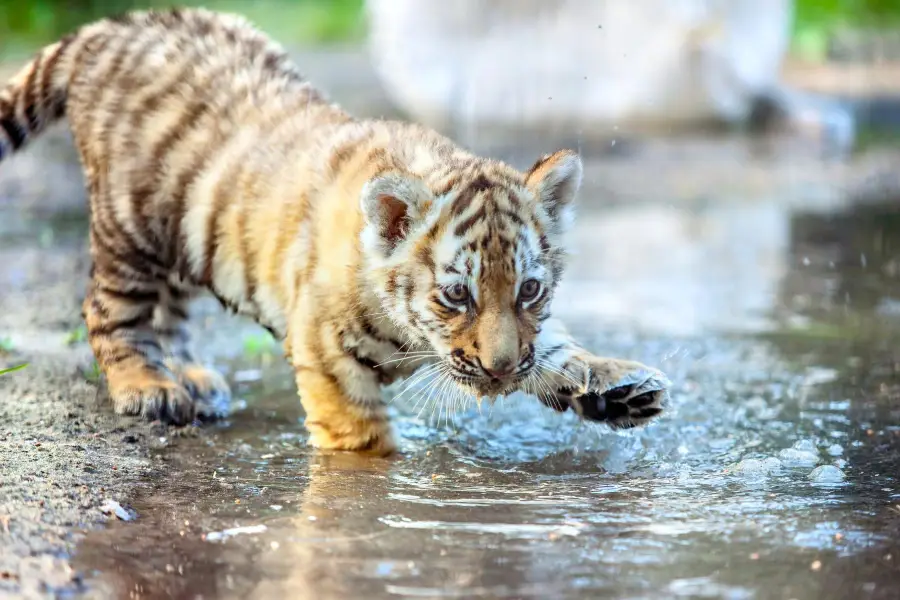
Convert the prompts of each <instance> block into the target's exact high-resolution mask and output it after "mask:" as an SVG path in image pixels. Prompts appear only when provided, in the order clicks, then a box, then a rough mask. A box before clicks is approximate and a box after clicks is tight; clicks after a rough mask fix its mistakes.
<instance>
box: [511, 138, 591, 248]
mask: <svg viewBox="0 0 900 600" xmlns="http://www.w3.org/2000/svg"><path fill="white" fill-rule="evenodd" d="M583 170H584V169H583V167H582V164H581V157H579V156H578V154H577V153H575V152H573V151H572V150H559V151H557V152H554V153H553V154H547V155H545V156H542V157H541V158H540V159H538V161H537V162H536V163H534V166H532V167H531V169H530V170H529V171H528V173H527V174H526V175H525V185H527V186H528V187H529V188H530V189H531V191H532V192H534V195H535V196H537V198H538V201H539V202H540V203H541V204H542V205H543V206H544V209H545V210H546V211H547V214H548V215H549V217H550V219H551V221H552V222H553V224H554V225H555V226H556V230H557V231H556V232H557V233H562V232H563V231H565V230H566V229H568V226H569V225H570V223H571V221H572V218H573V217H574V201H575V196H576V195H577V194H578V189H579V188H580V187H581V177H582V173H583Z"/></svg>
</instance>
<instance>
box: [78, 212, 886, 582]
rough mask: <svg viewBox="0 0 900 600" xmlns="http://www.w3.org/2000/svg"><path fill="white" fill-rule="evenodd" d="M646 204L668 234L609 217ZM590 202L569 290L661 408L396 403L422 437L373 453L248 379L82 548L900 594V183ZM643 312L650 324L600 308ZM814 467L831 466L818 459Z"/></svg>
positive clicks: (148, 574)
mask: <svg viewBox="0 0 900 600" xmlns="http://www.w3.org/2000/svg"><path fill="white" fill-rule="evenodd" d="M639 226H640V227H650V229H651V230H653V231H655V232H656V233H655V234H654V235H652V236H648V237H647V238H646V239H645V242H646V243H643V244H639V245H638V246H637V247H635V246H634V245H632V246H629V247H628V248H625V247H624V246H621V245H619V242H618V241H615V240H614V239H613V234H614V233H615V232H619V233H620V234H621V232H622V231H626V232H627V231H637V229H638V227H639ZM580 227H581V229H580V230H579V234H578V241H577V245H578V247H579V249H580V253H581V255H582V259H581V260H579V261H578V262H576V264H575V266H574V268H573V270H572V272H571V275H570V280H569V283H568V284H567V285H568V286H569V291H567V292H566V293H565V294H561V295H560V296H561V298H568V300H566V301H565V302H563V303H562V304H561V305H560V308H559V309H558V310H561V311H562V312H563V314H564V315H565V317H566V318H567V319H569V320H570V321H571V322H572V323H573V324H575V325H576V326H578V325H579V324H580V325H581V327H579V330H586V331H592V332H594V335H595V337H594V339H593V340H592V341H593V342H594V343H593V344H591V346H592V347H596V348H597V349H601V348H602V350H603V351H604V352H609V353H610V354H617V355H622V354H624V355H628V356H631V357H633V358H635V359H637V360H643V361H646V362H649V363H651V364H658V365H659V366H661V367H662V368H663V369H665V370H666V371H667V372H668V373H669V375H670V376H671V377H672V379H673V380H674V381H676V382H677V389H676V390H675V394H674V395H673V398H674V404H675V406H674V407H673V411H672V413H671V414H670V415H669V416H668V417H667V418H665V419H664V420H662V421H661V422H659V423H657V424H654V425H652V426H651V427H649V428H648V429H646V430H643V431H639V432H627V433H610V432H607V431H605V430H601V429H598V428H596V427H592V426H586V425H580V424H578V423H577V422H576V421H575V419H574V417H573V416H572V415H563V416H558V415H556V413H553V412H552V411H550V410H549V409H544V408H543V407H541V406H540V405H539V404H538V403H536V402H533V401H529V400H527V399H523V398H517V397H512V398H508V399H506V400H505V401H504V402H503V403H498V404H496V405H494V406H493V407H487V406H485V407H484V408H483V411H482V413H481V414H480V413H479V411H478V410H477V409H476V408H474V407H473V408H471V409H470V410H468V411H465V412H461V413H458V414H457V415H455V418H454V419H453V420H451V421H450V422H447V421H446V420H440V422H439V423H438V418H437V414H436V413H435V414H434V416H433V417H432V416H431V415H430V413H429V412H428V411H427V410H426V411H425V412H424V413H423V415H422V416H421V417H419V416H417V415H416V414H415V413H414V412H413V411H412V410H411V406H409V405H408V404H409V403H406V404H404V403H403V402H398V403H396V404H395V406H394V407H393V409H394V411H395V413H396V422H397V424H398V428H399V429H400V433H401V437H402V439H403V451H404V454H403V456H401V457H399V458H396V459H393V460H373V459H367V458H361V457H356V456H353V455H343V454H321V453H315V452H312V451H310V450H309V449H308V448H307V447H306V445H305V439H306V438H305V433H304V432H303V429H302V426H301V419H302V413H301V412H300V408H299V403H298V402H297V401H296V399H295V397H294V394H293V391H291V390H290V389H287V391H283V392H272V391H264V390H262V388H261V387H260V386H256V385H255V384H239V387H238V390H239V392H240V393H241V394H242V395H243V396H244V397H246V398H247V399H248V402H247V406H246V407H245V408H243V409H242V410H240V411H239V412H238V414H236V415H235V417H234V419H233V420H232V421H231V422H227V423H222V424H219V425H218V426H214V427H209V428H206V429H204V430H202V431H200V432H199V433H198V435H197V436H196V437H193V438H191V437H187V438H180V439H178V440H175V442H174V443H173V444H172V445H170V446H169V447H168V448H166V449H165V450H163V451H162V457H163V458H164V459H165V460H167V461H168V462H169V465H170V468H169V472H170V475H169V477H168V478H166V479H163V480H159V481H152V482H148V487H147V489H146V490H144V491H142V492H140V493H139V494H138V497H137V498H136V499H135V501H134V507H135V508H136V509H137V511H138V513H139V514H140V518H139V519H138V520H137V521H136V522H134V523H127V524H126V523H116V524H114V525H113V526H112V527H110V528H109V529H107V530H105V531H98V532H92V533H90V534H88V535H87V537H86V538H85V541H84V542H83V543H82V545H81V548H80V551H79V553H78V555H77V556H76V562H78V563H79V564H80V566H81V567H82V568H83V569H85V571H86V572H87V573H88V574H89V575H92V577H90V581H91V582H92V585H95V586H97V587H103V588H106V589H108V590H110V591H111V592H113V593H114V595H117V596H119V597H125V596H127V595H128V594H129V593H130V592H137V593H139V595H140V596H141V597H167V596H168V597H179V598H182V597H188V598H192V597H197V596H202V597H204V598H210V597H222V598H229V597H254V598H280V597H291V598H341V597H367V598H382V597H398V596H399V597H459V598H471V597H492V598H502V597H515V598H521V597H534V598H570V597H571V598H575V597H579V598H594V597H599V596H604V595H607V596H616V597H682V596H684V597H698V596H699V597H722V598H750V597H763V598H767V597H773V598H798V599H805V598H810V599H812V598H847V597H852V598H856V597H865V598H895V597H897V596H898V595H900V568H898V566H897V564H898V561H900V546H898V540H900V512H897V510H900V509H896V508H894V507H895V506H896V505H898V504H900V486H898V482H897V477H898V473H900V402H898V398H900V379H898V376H897V369H898V365H900V356H898V351H897V347H898V346H897V342H898V341H900V335H898V333H900V330H898V328H897V327H895V323H896V322H897V321H896V314H895V312H894V311H893V303H894V302H896V288H895V282H896V275H895V268H894V266H893V265H894V264H895V261H896V256H895V254H896V253H897V249H898V248H900V237H898V235H900V230H898V223H897V219H896V212H895V211H894V210H893V208H892V207H891V206H890V205H884V206H882V207H875V206H870V207H868V208H853V209H852V210H849V211H848V212H847V213H845V214H843V215H831V216H828V215H818V216H816V215H793V216H792V215H791V214H789V213H788V211H787V210H784V209H781V208H778V207H777V206H775V205H764V204H759V205H754V206H752V207H743V208H742V207H739V206H731V207H728V206H722V207H716V208H706V209H696V208H695V209H689V208H684V209H676V208H672V207H655V208H654V207H637V206H634V207H622V208H620V209H610V210H607V211H604V213H603V218H600V216H599V213H598V214H588V215H587V216H586V217H585V218H584V219H583V220H582V221H581V223H580ZM618 239H619V240H621V239H622V238H621V235H620V237H619V238H618ZM631 239H632V241H634V240H635V238H634V236H632V237H631ZM662 240H666V241H665V243H664V242H663V241H662ZM638 241H640V240H638ZM626 250H627V252H626ZM595 252H596V253H597V254H598V255H599V256H600V257H601V258H603V260H600V259H597V260H584V255H585V254H587V253H591V254H593V253H595ZM709 253H712V258H710V254H709ZM863 254H864V255H865V256H866V259H865V264H862V263H861V262H860V258H859V257H860V255H863ZM611 282H614V284H615V285H614V287H613V285H612V284H611ZM729 283H731V284H733V285H734V286H736V287H733V288H728V287H727V286H728V284H729ZM573 290H574V291H573ZM579 290H580V291H581V295H580V296H579V294H578V293H577V291H579ZM656 310H658V311H659V312H658V313H655V312H654V311H656ZM625 314H629V315H636V316H637V320H638V323H637V325H638V326H639V327H632V326H631V324H629V326H628V327H617V328H615V330H614V328H612V327H608V321H606V320H600V317H601V315H602V316H603V317H605V318H609V317H610V315H611V316H613V317H618V316H622V315H625ZM866 324H868V325H866ZM636 329H645V330H653V331H655V332H656V333H655V335H654V337H653V339H649V338H644V337H641V336H636V335H634V334H632V333H628V332H629V331H634V330H636ZM607 330H609V334H608V335H601V334H604V333H605V332H606V331H607ZM623 330H626V332H625V333H622V331H623ZM722 330H724V332H722ZM736 330H738V331H744V332H747V331H749V332H751V333H756V332H764V335H744V334H741V335H733V332H734V331H736ZM279 377H282V375H281V374H280V373H273V374H271V376H270V377H268V378H267V380H268V381H269V382H270V383H271V381H272V380H275V379H277V378H279ZM284 378H285V381H286V382H288V384H289V381H290V379H289V376H287V375H284ZM241 386H242V387H241ZM288 387H289V386H288ZM817 466H819V467H822V466H828V467H833V469H831V473H830V474H829V471H828V470H825V471H822V470H821V469H820V470H819V471H817V473H818V474H821V473H824V475H822V476H818V475H817V476H814V477H813V478H811V475H812V473H813V470H814V468H815V467H817ZM835 474H837V475H835ZM259 524H264V525H266V527H267V528H266V530H265V531H263V532H261V533H255V534H247V535H239V536H235V537H233V538H231V539H227V540H224V541H217V542H213V541H209V540H206V539H204V535H205V534H206V533H208V532H211V531H221V530H223V529H227V528H231V527H235V526H244V525H259Z"/></svg>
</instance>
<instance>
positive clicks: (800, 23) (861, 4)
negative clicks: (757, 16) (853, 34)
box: [792, 0, 900, 60]
mask: <svg viewBox="0 0 900 600" xmlns="http://www.w3.org/2000/svg"><path fill="white" fill-rule="evenodd" d="M794 11H795V13H794V27H793V32H792V46H793V48H792V49H793V51H794V52H795V53H796V54H798V55H800V56H802V57H805V58H809V59H813V60H820V59H822V58H824V57H825V54H826V52H827V49H828V41H829V38H830V37H831V36H833V35H834V34H835V33H836V32H838V31H841V30H844V29H862V30H866V29H871V30H885V29H897V28H900V1H898V0H795V8H794Z"/></svg>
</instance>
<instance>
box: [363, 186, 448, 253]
mask: <svg viewBox="0 0 900 600" xmlns="http://www.w3.org/2000/svg"><path fill="white" fill-rule="evenodd" d="M432 200H433V198H432V194H431V192H430V191H429V190H428V188H426V187H425V184H424V183H423V182H422V181H421V180H420V179H418V178H416V177H413V176H409V175H404V174H400V173H390V174H387V175H381V176H379V177H376V178H374V179H372V180H370V181H368V182H366V184H365V185H364V186H363V188H362V192H361V194H360V200H359V203H360V208H361V209H362V213H363V216H364V217H365V220H366V226H365V228H364V229H363V243H364V244H365V245H366V249H367V250H369V251H375V252H378V253H380V254H381V255H383V256H389V255H390V254H391V253H392V252H393V251H394V249H395V248H396V247H397V246H398V245H399V244H400V243H402V242H403V241H404V240H405V239H406V237H407V236H408V235H409V232H410V230H411V229H412V228H413V227H415V225H416V223H418V222H419V221H420V220H421V219H422V218H423V216H424V214H425V213H426V212H427V210H428V207H429V206H431V202H432Z"/></svg>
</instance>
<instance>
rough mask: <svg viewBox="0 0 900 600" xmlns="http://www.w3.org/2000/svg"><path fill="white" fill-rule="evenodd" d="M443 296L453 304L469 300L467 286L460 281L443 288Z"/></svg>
mask: <svg viewBox="0 0 900 600" xmlns="http://www.w3.org/2000/svg"><path fill="white" fill-rule="evenodd" d="M444 296H446V297H447V300H449V301H450V302H452V303H454V304H465V303H466V302H468V301H469V288H467V287H466V286H464V285H463V284H461V283H457V284H454V285H451V286H450V287H448V288H447V289H445V290H444Z"/></svg>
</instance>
